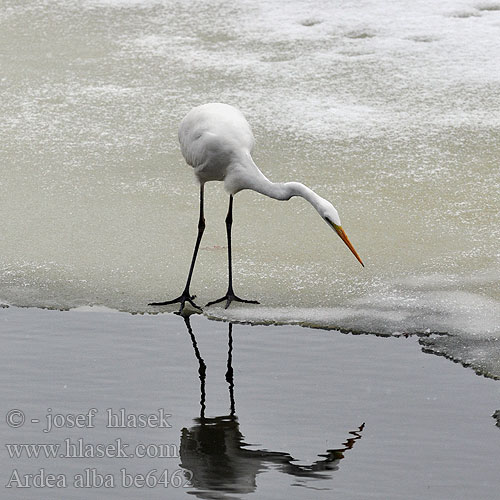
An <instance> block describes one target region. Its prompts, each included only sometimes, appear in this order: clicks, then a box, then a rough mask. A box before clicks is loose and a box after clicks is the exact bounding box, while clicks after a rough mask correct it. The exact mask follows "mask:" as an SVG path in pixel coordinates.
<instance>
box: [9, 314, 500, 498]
mask: <svg viewBox="0 0 500 500" xmlns="http://www.w3.org/2000/svg"><path fill="white" fill-rule="evenodd" d="M0 322H1V323H0V325H1V342H2V346H3V348H2V355H1V359H0V361H1V363H0V366H1V367H2V368H1V375H2V377H1V380H2V383H1V386H0V387H1V399H2V412H3V413H4V414H5V415H7V413H8V412H9V411H11V410H13V409H17V410H21V411H22V412H23V413H24V415H25V419H26V420H25V423H24V425H22V426H20V427H9V426H8V425H7V421H6V420H5V419H2V424H1V426H0V431H1V436H2V444H19V443H24V444H26V443H28V444H55V445H57V444H59V445H61V447H62V448H61V450H64V449H65V448H64V446H65V445H66V444H65V439H70V440H71V441H70V444H73V445H74V446H76V443H78V439H80V438H81V439H83V442H84V444H85V445H87V446H90V448H91V449H92V450H94V452H92V451H87V452H88V453H96V452H95V450H96V449H97V448H96V445H97V444H101V445H105V444H107V445H113V446H114V448H113V446H112V448H111V450H109V449H108V454H109V453H110V454H111V456H107V457H102V458H101V457H95V456H94V457H91V456H87V457H86V458H85V457H80V458H74V457H73V458H68V457H65V458H63V457H60V456H57V457H56V458H41V457H39V458H27V457H26V456H23V457H20V458H15V457H13V458H11V457H10V456H9V450H8V449H7V448H5V447H2V453H1V470H2V478H1V481H2V483H3V484H4V485H6V484H10V485H11V486H16V485H19V479H16V478H15V477H14V478H13V476H12V473H13V472H12V471H13V470H17V471H18V474H19V476H20V477H21V476H23V475H24V474H36V473H37V472H39V471H40V469H44V470H45V472H46V473H54V474H61V475H62V476H63V477H64V478H65V480H66V487H65V488H60V489H58V488H52V489H49V488H48V487H46V488H36V487H32V488H26V489H20V488H19V487H17V488H16V487H13V488H10V489H6V490H5V492H6V494H7V495H8V498H12V499H21V498H22V499H30V498H36V499H45V498H46V499H50V498H54V497H55V496H56V497H58V498H60V497H62V496H64V498H71V499H88V498H103V496H106V498H108V497H109V498H138V497H141V498H144V497H146V498H174V499H175V498H185V497H187V495H189V496H193V495H194V496H196V497H197V498H206V499H214V498H247V497H249V498H250V497H251V496H252V495H253V496H256V497H258V498H275V499H280V498H285V497H287V498H297V499H300V498H332V497H339V498H352V499H355V498H359V499H361V498H363V499H364V498H384V499H386V498H406V499H407V498H414V499H417V498H423V497H425V498H433V499H440V500H442V499H455V498H482V499H493V498H496V497H497V492H498V488H499V486H500V482H499V479H498V468H497V464H498V459H499V452H498V450H499V449H500V447H499V444H500V433H499V431H498V428H497V427H496V425H495V423H496V420H495V419H494V418H492V415H493V413H494V412H495V410H498V407H499V404H498V402H499V391H500V389H499V385H498V383H497V382H495V381H493V380H489V379H485V378H481V377H477V376H476V375H475V374H474V373H473V372H472V371H471V370H466V369H464V368H463V367H461V366H459V365H456V364H453V363H450V362H448V361H446V360H444V359H443V358H441V357H436V356H430V355H426V354H424V353H422V352H421V351H420V348H419V346H418V343H417V341H416V339H413V338H407V339H405V338H386V339H384V338H376V337H373V336H353V335H345V334H341V333H339V332H335V331H330V332H325V331H321V330H311V329H307V328H300V327H293V326H291V327H290V326H283V327H264V326H249V325H241V324H234V325H232V324H230V323H224V322H213V321H208V320H207V319H206V318H204V317H201V316H192V317H191V320H190V322H186V321H185V320H184V319H183V318H181V317H178V316H174V315H169V314H166V315H156V316H139V315H138V316H131V315H129V314H124V313H113V312H94V313H92V312H79V311H69V312H59V311H42V310H36V309H16V308H7V309H3V310H1V316H0ZM92 409H95V411H94V410H92ZM121 409H123V411H124V412H125V413H124V415H123V416H122V417H120V415H121V414H120V411H121ZM91 410H92V411H91ZM107 410H109V411H111V414H112V415H115V417H112V418H115V423H116V422H117V421H116V419H117V418H119V417H120V418H122V420H123V419H125V420H123V422H127V423H129V424H130V426H129V427H126V428H111V427H107V425H108V423H109V422H108V416H107ZM162 410H163V415H171V416H168V417H166V421H163V423H167V424H168V427H158V423H159V422H161V421H162V420H161V411H162ZM92 412H94V413H95V416H94V417H93V421H92V424H93V426H90V425H89V423H90V421H89V420H88V418H89V417H88V415H89V413H92ZM68 414H72V415H78V414H81V415H84V416H86V417H84V416H82V417H81V418H82V419H84V421H83V424H82V425H81V426H80V428H74V427H72V428H68V427H67V426H68V425H69V423H70V422H69V420H68V419H69V417H67V415H68ZM140 414H144V415H153V417H151V418H153V420H152V421H150V422H149V425H148V426H146V427H144V426H142V427H141V425H140V422H139V421H137V420H136V421H129V420H126V419H127V418H129V419H130V418H133V416H137V415H140ZM47 415H49V416H50V415H52V421H53V423H54V424H53V426H52V428H50V429H49V431H50V432H44V429H46V428H47V425H48V420H47ZM56 415H59V416H58V417H56ZM61 415H66V417H65V418H63V417H62V416H61ZM131 415H132V417H131ZM12 418H14V422H19V415H17V414H14V417H12ZM137 418H139V417H137ZM32 419H38V420H40V422H39V423H33V422H32ZM58 419H59V420H58ZM61 419H63V420H61ZM85 419H86V420H85ZM68 422H69V423H68ZM63 423H64V424H65V426H63V427H61V428H56V424H59V425H62V424H63ZM117 439H120V440H121V445H122V446H124V448H123V450H125V451H126V453H127V454H133V455H134V456H130V457H126V458H125V457H122V456H115V455H113V450H114V449H115V448H116V447H117V446H118V445H117V441H116V440H117ZM82 446H83V444H82ZM138 446H139V447H138ZM141 446H142V447H141ZM118 448H120V446H118ZM71 449H74V448H71ZM85 449H87V450H88V448H85ZM146 450H148V453H149V456H144V457H142V456H139V455H144V454H145V451H146ZM60 453H62V451H60V452H59V454H60ZM464 456H466V457H467V458H466V460H464ZM86 469H88V470H89V471H90V472H87V474H89V475H90V476H89V479H88V480H89V481H93V483H92V484H93V487H87V488H77V487H75V486H74V483H73V481H74V480H75V478H76V477H79V476H78V474H83V477H84V478H85V477H86V476H85V470H86ZM92 470H94V471H93V472H92ZM165 470H167V471H168V473H167V474H166V476H168V479H169V481H170V484H169V485H168V487H167V488H165V485H164V484H163V483H164V482H165V477H166V476H165V474H164V471H165ZM148 473H149V476H148ZM92 474H94V476H92ZM99 474H100V475H101V478H99ZM139 474H142V475H143V477H142V479H141V477H140V476H138V475H139ZM162 474H163V475H162ZM131 478H135V481H136V482H135V483H131V481H132V479H131ZM146 478H147V479H146ZM162 478H163V479H162ZM106 479H107V481H108V484H107V486H108V487H106V486H105V485H104V484H103V485H101V487H100V488H98V487H97V486H98V484H99V481H105V480H106ZM61 480H62V479H61ZM141 481H142V482H141ZM146 481H148V482H149V483H147V484H149V486H147V484H145V483H146ZM111 482H112V484H111ZM92 484H90V486H92ZM87 486H89V484H87Z"/></svg>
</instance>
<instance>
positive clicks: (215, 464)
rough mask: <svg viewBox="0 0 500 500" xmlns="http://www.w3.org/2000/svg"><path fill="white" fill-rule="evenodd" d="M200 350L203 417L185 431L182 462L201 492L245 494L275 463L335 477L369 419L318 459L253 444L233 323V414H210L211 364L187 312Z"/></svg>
mask: <svg viewBox="0 0 500 500" xmlns="http://www.w3.org/2000/svg"><path fill="white" fill-rule="evenodd" d="M184 321H185V322H186V327H187V330H188V333H189V336H190V337H191V342H192V344H193V349H194V353H195V356H196V358H197V360H198V363H199V370H198V374H199V378H200V391H201V396H200V405H201V411H200V417H199V418H196V419H194V425H192V426H191V427H190V428H189V429H186V428H184V429H183V430H182V433H181V445H180V458H181V464H180V465H181V467H183V468H184V469H186V470H189V471H191V472H192V473H193V476H192V479H191V482H192V485H193V487H194V489H195V494H196V495H197V496H199V497H200V498H214V497H213V495H214V494H215V492H220V493H222V492H223V493H233V494H245V493H251V492H253V491H255V490H256V487H257V486H256V478H257V475H258V474H259V473H261V472H263V471H266V470H268V469H269V468H271V467H272V468H273V469H274V470H279V471H281V472H283V473H285V474H289V475H291V476H295V477H302V478H310V479H328V478H331V472H332V471H335V470H337V469H338V468H339V463H340V461H341V460H342V459H343V458H344V455H345V452H346V451H348V450H350V449H352V448H353V446H354V444H355V443H356V441H358V440H359V439H361V432H362V431H363V429H364V425H365V424H362V425H360V426H359V427H358V428H356V429H355V430H354V431H351V432H350V433H349V437H348V438H347V439H346V441H345V442H344V443H342V446H341V447H340V448H335V449H328V450H326V451H325V452H324V453H319V454H318V460H316V461H314V462H313V463H312V464H310V465H297V464H296V463H294V462H297V460H296V459H295V458H294V457H292V456H291V455H290V454H289V453H284V452H273V451H269V450H265V449H262V450H251V449H248V446H249V445H248V444H247V443H245V441H244V436H243V434H242V432H241V431H240V424H239V421H238V417H237V416H236V405H235V398H234V371H233V366H232V362H233V325H232V324H231V323H229V325H228V353H227V371H226V381H227V383H228V390H229V401H230V412H229V414H228V415H222V416H216V417H206V415H205V412H206V405H205V400H206V394H205V377H206V368H207V367H206V364H205V362H204V360H203V358H202V357H201V354H200V351H199V349H198V344H197V342H196V337H195V335H194V333H193V330H192V327H191V324H190V321H189V318H185V319H184Z"/></svg>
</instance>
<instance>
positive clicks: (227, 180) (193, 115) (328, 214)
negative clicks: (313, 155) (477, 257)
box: [151, 103, 363, 312]
mask: <svg viewBox="0 0 500 500" xmlns="http://www.w3.org/2000/svg"><path fill="white" fill-rule="evenodd" d="M179 142H180V145H181V151H182V154H183V156H184V158H185V159H186V162H187V163H188V165H191V166H192V167H193V168H194V173H195V175H196V177H197V179H198V181H199V183H200V218H199V222H198V238H197V240H196V245H195V249H194V253H193V258H192V261H191V267H190V270H189V274H188V279H187V283H186V287H185V289H184V291H183V293H182V295H180V296H179V297H177V298H175V299H173V300H168V301H166V302H154V303H152V304H151V305H166V304H173V303H176V302H179V303H180V310H179V312H182V309H183V307H184V304H185V302H190V303H191V304H192V305H193V306H194V307H196V308H198V309H199V307H198V306H197V305H196V304H195V303H194V302H193V299H194V297H193V296H191V294H190V292H189V286H190V283H191V277H192V274H193V270H194V265H195V262H196V257H197V254H198V249H199V245H200V241H201V237H202V235H203V231H204V229H205V218H204V212H203V196H204V185H205V183H206V182H209V181H222V182H224V188H225V189H226V191H227V192H228V193H229V210H228V214H227V217H226V228H227V238H228V261H229V262H228V267H229V286H228V291H227V293H226V295H225V296H224V297H222V298H221V299H218V300H215V301H213V302H210V303H209V304H207V306H208V305H211V304H215V303H217V302H222V301H224V300H225V301H226V307H228V306H229V304H230V303H231V302H232V301H239V302H250V303H257V302H256V301H249V300H243V299H240V298H239V297H237V296H236V295H235V294H234V291H233V286H232V265H231V225H232V208H233V196H234V195H235V194H236V193H238V192H239V191H241V190H242V189H252V190H254V191H257V192H258V193H261V194H263V195H265V196H269V197H270V198H274V199H276V200H289V199H290V198H291V197H292V196H301V197H302V198H304V199H305V200H307V201H308V202H309V203H310V204H311V205H312V206H313V207H314V208H315V209H316V210H317V212H318V213H319V214H320V215H321V217H322V218H323V219H324V220H325V221H326V222H327V223H328V225H329V226H330V227H332V228H333V229H334V230H335V231H336V232H337V234H338V235H339V236H340V237H341V238H342V240H343V241H344V242H345V243H346V245H347V246H348V247H349V249H350V250H351V252H352V253H353V254H354V256H355V257H356V258H357V259H358V260H359V262H360V263H361V265H363V263H362V261H361V259H360V258H359V256H358V254H357V252H356V250H354V247H353V246H352V244H351V243H350V241H349V239H348V238H347V235H346V234H345V232H344V230H343V229H342V227H341V225H340V218H339V215H338V212H337V210H336V209H335V207H334V206H333V205H332V204H331V203H330V202H329V201H327V200H325V199H324V198H321V196H319V195H317V194H316V193H315V192H314V191H313V190H312V189H309V188H308V187H307V186H304V185H303V184H301V183H300V182H286V183H275V182H271V181H270V180H269V179H268V178H267V177H266V176H265V175H264V174H263V173H262V172H261V171H260V170H259V168H258V167H257V165H255V163H254V161H253V159H252V156H251V152H252V148H253V145H254V142H255V139H254V137H253V133H252V130H251V128H250V125H249V124H248V122H247V121H246V119H245V117H244V116H243V114H242V113H241V111H239V110H238V109H236V108H234V107H233V106H229V105H228V104H221V103H210V104H204V105H202V106H198V107H196V108H194V109H192V110H191V111H190V112H189V113H188V114H187V115H186V116H185V117H184V119H183V120H182V122H181V124H180V126H179Z"/></svg>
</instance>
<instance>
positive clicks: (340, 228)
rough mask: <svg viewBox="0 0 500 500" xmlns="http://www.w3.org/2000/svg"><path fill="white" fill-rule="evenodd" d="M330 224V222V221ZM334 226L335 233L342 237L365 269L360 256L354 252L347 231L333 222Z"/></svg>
mask: <svg viewBox="0 0 500 500" xmlns="http://www.w3.org/2000/svg"><path fill="white" fill-rule="evenodd" d="M328 222H330V221H328ZM330 224H331V225H332V227H333V229H335V232H336V233H337V234H338V235H339V236H340V239H341V240H342V241H343V242H344V243H345V244H346V245H347V246H348V247H349V250H350V251H351V252H352V253H353V254H354V257H356V259H358V260H359V263H360V264H361V265H362V266H363V267H365V265H364V264H363V261H362V260H361V258H360V256H359V255H358V252H356V250H354V247H353V246H352V243H351V242H350V241H349V238H348V237H347V234H345V231H344V230H343V229H342V226H337V224H334V223H333V222H330Z"/></svg>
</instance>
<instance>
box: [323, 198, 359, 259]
mask: <svg viewBox="0 0 500 500" xmlns="http://www.w3.org/2000/svg"><path fill="white" fill-rule="evenodd" d="M324 201H325V202H326V203H325V204H324V206H323V207H322V211H321V216H322V217H323V219H325V221H326V223H327V224H328V225H329V226H330V227H331V228H332V229H333V230H334V231H335V232H336V233H337V234H338V235H339V236H340V239H341V240H342V241H343V242H344V243H345V244H346V245H347V246H348V247H349V250H350V251H351V252H352V253H353V254H354V257H356V259H358V261H359V263H360V264H361V265H362V266H363V267H365V265H364V264H363V261H362V260H361V258H360V256H359V255H358V252H356V250H355V249H354V247H353V246H352V243H351V242H350V241H349V238H348V237H347V234H345V231H344V229H343V228H342V226H341V224H340V217H339V214H338V212H337V210H336V208H335V207H334V206H333V205H332V204H331V203H330V202H327V201H326V200H324Z"/></svg>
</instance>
